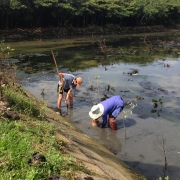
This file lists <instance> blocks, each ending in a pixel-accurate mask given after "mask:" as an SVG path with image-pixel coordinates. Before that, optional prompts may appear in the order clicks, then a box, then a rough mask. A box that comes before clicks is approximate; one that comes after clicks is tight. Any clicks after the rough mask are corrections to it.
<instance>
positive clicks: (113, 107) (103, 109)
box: [89, 96, 124, 130]
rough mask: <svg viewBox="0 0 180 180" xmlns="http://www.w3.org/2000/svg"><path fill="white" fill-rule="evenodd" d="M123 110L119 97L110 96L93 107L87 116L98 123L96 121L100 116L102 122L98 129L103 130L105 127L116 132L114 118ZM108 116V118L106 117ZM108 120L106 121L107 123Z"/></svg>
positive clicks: (122, 103) (121, 100) (122, 102)
mask: <svg viewBox="0 0 180 180" xmlns="http://www.w3.org/2000/svg"><path fill="white" fill-rule="evenodd" d="M123 108H124V101H123V99H122V98H121V97H120V96H112V97H111V98H108V99H106V100H104V101H102V102H100V103H99V104H97V105H94V106H93V107H92V108H91V111H90V112H89V116H90V117H91V118H92V121H94V122H98V119H99V118H100V117H101V116H102V120H103V122H102V123H101V124H100V126H99V127H101V128H104V127H106V125H107V122H108V126H109V127H110V128H111V129H113V130H117V129H118V128H117V122H116V117H117V116H118V115H119V113H120V112H121V111H122V110H123ZM107 116H109V117H107ZM107 118H108V121H107Z"/></svg>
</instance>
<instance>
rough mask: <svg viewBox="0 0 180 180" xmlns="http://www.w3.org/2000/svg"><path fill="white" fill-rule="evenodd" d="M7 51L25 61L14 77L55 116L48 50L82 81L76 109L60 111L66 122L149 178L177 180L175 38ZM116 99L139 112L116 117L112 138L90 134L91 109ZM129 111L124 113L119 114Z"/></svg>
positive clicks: (72, 42) (178, 54)
mask: <svg viewBox="0 0 180 180" xmlns="http://www.w3.org/2000/svg"><path fill="white" fill-rule="evenodd" d="M8 45H10V46H11V47H13V48H14V49H16V51H17V52H18V53H20V52H23V54H27V55H23V56H20V57H18V58H17V59H20V61H19V63H18V66H19V67H18V71H17V72H18V73H17V76H18V77H19V79H20V83H21V84H22V85H23V86H24V87H25V88H26V89H27V90H28V91H29V92H30V93H32V94H34V95H35V96H36V97H37V98H39V99H44V100H45V101H46V102H47V103H48V105H49V106H50V107H52V108H54V109H55V108H56V103H57V97H58V95H57V93H56V89H57V82H58V76H57V72H56V68H55V65H54V61H53V58H52V54H51V50H53V52H54V54H55V55H56V60H57V64H58V67H59V70H61V71H63V72H67V73H72V74H74V75H76V76H81V77H82V78H83V80H84V82H83V85H82V87H80V88H77V90H76V92H75V97H74V100H75V102H74V103H75V105H74V108H73V109H67V108H66V106H65V104H62V111H63V116H65V118H67V119H68V120H70V121H72V122H73V123H74V124H75V125H76V126H77V127H78V128H79V129H80V130H82V131H83V132H84V133H86V134H88V135H89V136H90V137H93V138H95V139H96V140H97V141H98V142H99V143H101V144H103V145H104V146H106V147H107V148H108V149H109V150H110V151H111V152H112V153H114V154H116V156H117V157H119V158H120V159H122V160H123V161H125V162H126V163H127V164H128V165H129V166H130V167H131V168H133V169H134V170H136V171H137V172H139V173H140V174H142V175H144V176H146V177H147V178H149V179H157V178H158V177H163V176H164V171H165V175H166V176H167V175H168V176H169V177H170V179H173V180H174V179H180V143H179V139H180V131H179V129H180V110H179V108H180V90H179V81H180V38H179V34H178V33H177V32H176V33H175V32H173V33H169V34H162V33H161V34H158V33H157V34H139V35H128V36H127V35H124V36H111V37H110V36H106V37H105V36H99V37H78V38H67V39H58V40H51V41H43V40H40V41H35V42H34V41H32V42H20V43H10V44H8ZM100 51H101V52H100ZM104 52H106V55H104ZM133 70H136V71H137V73H134V72H133ZM42 91H44V93H45V95H44V96H42V95H41V92H42ZM118 94H119V95H121V97H122V98H123V99H124V101H125V102H133V103H134V104H138V106H136V107H135V108H134V109H133V113H132V114H128V117H127V118H126V119H125V118H124V117H123V116H122V113H121V114H120V115H119V116H118V118H117V120H118V128H119V129H118V130H117V131H113V130H110V129H108V128H104V129H101V128H98V127H91V119H90V118H89V116H88V112H89V110H90V108H91V106H92V104H93V103H97V102H99V101H100V100H101V99H102V98H104V97H111V96H112V95H118ZM128 108H129V106H128V105H127V106H125V109H124V110H127V109H128ZM123 120H124V122H125V128H124V125H123ZM165 157H166V159H167V169H166V168H165Z"/></svg>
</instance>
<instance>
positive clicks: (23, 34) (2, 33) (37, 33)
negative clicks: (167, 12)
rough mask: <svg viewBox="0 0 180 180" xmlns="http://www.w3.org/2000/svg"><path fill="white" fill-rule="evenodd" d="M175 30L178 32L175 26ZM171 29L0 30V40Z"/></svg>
mask: <svg viewBox="0 0 180 180" xmlns="http://www.w3.org/2000/svg"><path fill="white" fill-rule="evenodd" d="M176 30H179V26H177V28H176ZM166 31H171V29H169V28H166V27H164V26H162V25H157V26H135V27H109V28H108V27H99V26H92V27H88V28H73V27H72V28H65V27H56V28H52V27H51V28H41V27H38V28H36V29H21V28H16V29H12V30H0V39H1V40H2V39H3V40H5V41H6V42H11V41H24V40H36V39H53V38H61V37H67V36H81V35H92V36H94V35H123V34H132V33H153V32H166Z"/></svg>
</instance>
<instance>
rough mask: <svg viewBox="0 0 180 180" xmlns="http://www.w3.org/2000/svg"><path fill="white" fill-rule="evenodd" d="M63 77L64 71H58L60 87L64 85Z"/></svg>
mask: <svg viewBox="0 0 180 180" xmlns="http://www.w3.org/2000/svg"><path fill="white" fill-rule="evenodd" d="M63 77H64V73H59V80H60V83H61V86H62V87H63V85H64V81H63Z"/></svg>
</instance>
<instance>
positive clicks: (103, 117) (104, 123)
mask: <svg viewBox="0 0 180 180" xmlns="http://www.w3.org/2000/svg"><path fill="white" fill-rule="evenodd" d="M102 120H103V122H102V124H101V125H100V127H101V128H104V127H105V126H106V124H107V114H104V115H102Z"/></svg>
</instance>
